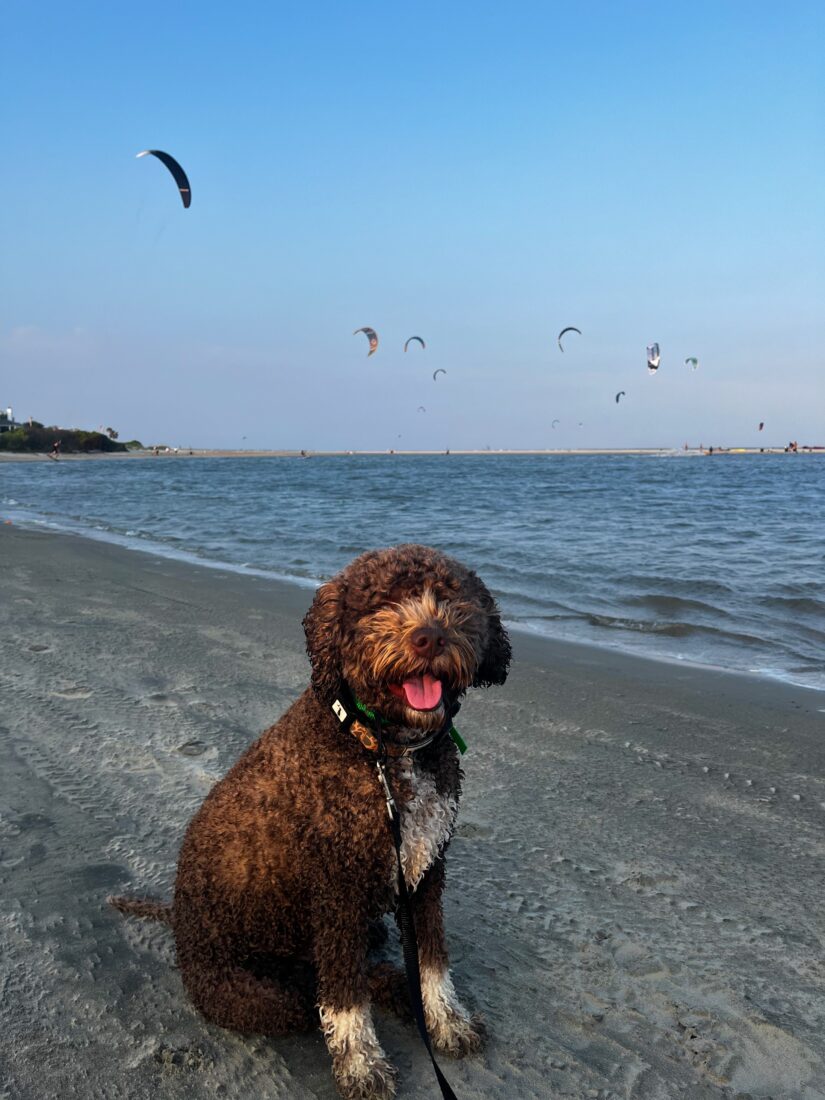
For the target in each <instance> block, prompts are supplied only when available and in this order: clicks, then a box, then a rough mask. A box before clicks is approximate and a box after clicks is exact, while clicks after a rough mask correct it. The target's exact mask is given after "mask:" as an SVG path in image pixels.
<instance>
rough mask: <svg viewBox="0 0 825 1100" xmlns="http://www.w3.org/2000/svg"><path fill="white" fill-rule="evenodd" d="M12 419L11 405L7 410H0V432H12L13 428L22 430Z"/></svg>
mask: <svg viewBox="0 0 825 1100" xmlns="http://www.w3.org/2000/svg"><path fill="white" fill-rule="evenodd" d="M22 427H23V425H22V424H18V423H17V421H16V420H15V419H14V413H13V412H12V408H11V405H9V407H8V408H7V409H0V432H13V431H14V429H15V428H22Z"/></svg>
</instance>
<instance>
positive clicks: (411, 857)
mask: <svg viewBox="0 0 825 1100" xmlns="http://www.w3.org/2000/svg"><path fill="white" fill-rule="evenodd" d="M400 764H401V765H402V766H403V770H404V777H405V779H406V781H407V782H408V783H409V784H410V786H411V787H412V798H411V799H410V801H409V802H408V803H407V804H406V805H405V806H404V807H403V809H402V810H401V866H402V867H403V869H404V878H405V879H406V880H407V885H408V886H409V888H410V889H411V890H414V889H415V888H416V886H417V885H418V883H419V882H420V881H421V879H422V878H423V876H424V872H425V871H426V870H427V868H428V867H429V866H430V865H431V864H432V863H433V861H434V860H435V859H436V857H437V856H438V853H439V852H440V851H441V849H442V848H443V846H444V845H445V844H446V843H447V841H448V840H449V838H450V836H451V835H452V831H453V827H454V825H455V819H456V814H457V812H458V803H457V802H456V800H455V799H454V798H452V797H451V796H450V795H447V794H439V793H438V791H437V790H436V788H435V781H434V779H433V777H432V775H431V774H430V773H429V772H425V771H422V770H421V769H420V768H418V767H416V765H415V763H414V760H411V759H410V758H409V757H405V758H403V759H402V760H401V761H400ZM395 877H396V876H395V872H393V882H395Z"/></svg>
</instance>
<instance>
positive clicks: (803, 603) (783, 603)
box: [759, 596, 825, 615]
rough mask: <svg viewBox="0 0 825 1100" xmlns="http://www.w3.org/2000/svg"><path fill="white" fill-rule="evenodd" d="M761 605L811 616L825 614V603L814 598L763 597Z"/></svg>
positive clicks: (760, 601)
mask: <svg viewBox="0 0 825 1100" xmlns="http://www.w3.org/2000/svg"><path fill="white" fill-rule="evenodd" d="M759 603H760V604H762V606H763V607H777V608H783V609H784V610H786V611H803V612H805V613H807V614H809V615H822V614H823V612H825V601H823V600H817V599H814V597H813V596H763V597H762V598H761V599H760V600H759Z"/></svg>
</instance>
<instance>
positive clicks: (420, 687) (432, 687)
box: [402, 672, 441, 710]
mask: <svg viewBox="0 0 825 1100" xmlns="http://www.w3.org/2000/svg"><path fill="white" fill-rule="evenodd" d="M402 687H403V688H404V694H405V695H406V697H407V702H408V703H409V705H410V706H411V707H412V708H413V709H414V710H432V709H433V707H437V706H438V704H439V703H440V702H441V681H440V680H436V678H435V677H434V676H430V674H429V673H428V672H426V673H425V674H424V675H423V676H414V677H412V678H411V679H409V680H405V681H404V683H403V685H402Z"/></svg>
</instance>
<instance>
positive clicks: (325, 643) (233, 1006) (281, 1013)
mask: <svg viewBox="0 0 825 1100" xmlns="http://www.w3.org/2000/svg"><path fill="white" fill-rule="evenodd" d="M304 629H305V631H306V638H307V652H308V653H309V658H310V661H311V664H312V685H311V687H310V688H309V689H308V690H307V691H305V692H304V694H303V695H302V696H301V697H300V698H299V699H298V700H297V702H296V703H295V704H294V705H293V706H292V707H291V708H290V709H289V710H288V711H287V712H286V714H285V715H284V716H283V717H282V718H281V719H280V721H278V722H277V723H276V724H275V725H274V726H272V728H271V729H268V730H267V731H266V732H265V733H264V734H263V735H262V736H261V737H260V739H259V740H258V741H256V742H255V743H254V744H253V745H251V746H250V748H249V749H247V751H246V752H245V753H244V754H243V756H242V757H241V758H240V760H238V762H237V763H236V764H235V766H234V767H233V768H232V770H231V771H230V772H229V773H228V774H227V775H226V777H225V778H224V779H222V780H221V781H220V782H219V783H218V784H217V785H216V786H215V787H214V788H213V789H212V791H211V792H210V793H209V795H208V796H207V798H206V800H205V801H204V803H203V805H202V806H201V808H200V810H199V811H198V813H197V814H196V815H195V817H194V819H193V820H192V822H191V824H190V825H189V828H188V829H187V831H186V836H185V838H184V841H183V847H182V849H181V853H180V859H179V862H178V870H177V879H176V883H175V896H174V902H173V905H172V906H168V905H163V904H161V903H158V902H153V901H151V900H149V899H147V900H138V899H128V898H114V899H111V901H112V904H114V905H115V906H116V907H117V908H119V909H121V910H122V911H124V912H127V913H132V914H134V915H137V916H143V917H154V918H156V919H160V920H166V921H168V923H169V924H170V925H171V926H172V929H173V930H174V935H175V944H176V947H177V957H178V962H179V965H180V971H181V976H182V978H183V983H184V985H185V986H186V989H187V991H188V993H189V996H190V997H191V998H192V1000H193V1002H194V1003H195V1005H197V1007H198V1008H199V1009H200V1011H201V1012H202V1013H203V1014H204V1016H206V1017H207V1019H209V1020H211V1021H212V1022H213V1023H216V1024H219V1025H220V1026H222V1027H228V1028H234V1029H236V1030H238V1031H245V1032H259V1033H262V1034H265V1035H282V1034H284V1033H286V1032H289V1031H293V1030H296V1029H300V1028H307V1027H310V1026H312V1025H313V1023H315V1024H317V1021H318V1018H319V1014H320V1022H321V1027H322V1029H323V1033H324V1036H325V1038H326V1041H327V1046H328V1048H329V1051H330V1054H331V1055H332V1060H333V1072H334V1076H335V1080H336V1083H337V1085H338V1089H339V1091H340V1093H341V1095H342V1096H343V1097H346V1098H348V1100H349V1098H359V1100H367V1098H370V1100H372V1098H387V1097H391V1096H393V1095H394V1093H395V1081H396V1072H395V1070H394V1068H393V1067H392V1066H391V1065H390V1063H389V1062H388V1061H387V1059H386V1057H385V1055H384V1052H383V1051H382V1049H381V1045H380V1043H379V1041H378V1038H377V1036H376V1033H375V1028H374V1026H373V1021H372V1015H371V1010H370V1001H371V999H372V1000H375V1001H377V1002H378V1003H382V1004H385V1005H388V1006H390V1007H394V1008H396V1009H397V1010H399V1011H402V1006H403V1002H404V993H403V989H404V980H403V974H402V973H401V972H400V971H398V970H396V969H395V968H393V967H389V966H387V964H382V965H379V966H373V967H372V968H371V967H370V965H369V963H368V958H367V956H368V949H369V947H370V945H371V942H372V940H373V938H374V933H375V931H376V927H377V926H376V922H377V921H380V920H381V919H382V918H383V916H384V914H386V913H388V912H390V911H393V910H394V908H395V901H396V864H395V852H394V848H393V843H392V837H391V833H390V828H389V823H388V820H387V812H386V807H385V804H384V798H383V794H382V791H381V787H380V784H379V780H378V776H377V773H376V768H375V761H376V755H375V753H374V752H371V751H370V747H369V746H370V743H371V739H370V734H369V730H368V729H367V728H366V726H359V724H358V723H356V724H355V725H354V726H352V727H351V728H347V726H346V724H345V723H343V722H342V721H340V720H339V716H340V715H337V714H336V713H335V712H334V710H333V703H335V701H336V700H337V699H341V698H343V699H347V700H350V706H351V702H352V701H353V700H358V702H359V703H361V704H362V705H363V706H364V707H366V708H368V709H369V710H370V711H372V712H373V713H374V714H377V715H380V718H381V720H382V723H383V727H384V730H385V738H386V742H387V747H388V751H389V753H390V756H389V764H388V772H389V775H390V779H391V782H392V786H393V788H394V791H395V796H396V800H397V803H398V805H399V808H400V812H401V824H402V840H403V843H402V863H403V867H404V874H405V878H406V880H407V883H408V885H409V887H410V888H411V889H412V891H413V894H412V901H413V907H414V916H415V924H416V929H417V933H418V940H419V954H420V967H421V984H422V995H423V1001H424V1009H425V1018H426V1022H427V1027H428V1029H429V1032H430V1036H431V1039H432V1042H433V1046H434V1047H435V1048H436V1049H437V1050H439V1051H442V1052H444V1053H447V1054H453V1055H462V1054H466V1053H468V1052H471V1051H475V1050H478V1049H479V1048H480V1046H481V1041H482V1040H481V1033H480V1029H479V1026H478V1022H477V1021H476V1020H475V1019H474V1018H472V1017H471V1016H470V1015H469V1013H468V1012H467V1011H466V1009H465V1008H464V1007H463V1006H462V1004H461V1002H460V1001H459V999H458V997H457V996H456V993H455V990H454V988H453V983H452V981H451V979H450V973H449V969H448V961H447V947H446V943H445V937H444V921H443V912H442V902H441V895H442V891H443V888H444V853H445V850H446V848H447V844H448V842H449V839H450V836H451V834H452V831H453V827H454V825H455V818H456V810H457V807H458V798H459V794H460V791H461V770H460V768H459V758H458V750H457V748H456V746H455V744H454V743H453V741H452V740H451V738H450V737H449V736H447V735H442V734H446V731H447V730H448V729H449V724H450V723H449V718H450V715H451V714H452V713H453V712H454V710H455V709H456V704H457V701H458V699H459V697H460V696H462V695H463V694H464V693H465V692H466V690H467V689H468V688H469V687H472V686H488V685H490V684H501V683H503V682H504V680H505V678H506V676H507V669H508V666H509V662H510V643H509V640H508V637H507V633H506V631H505V630H504V628H503V627H502V625H501V619H500V617H499V612H498V609H497V607H496V604H495V601H494V600H493V598H492V596H491V595H490V593H489V592H488V591H487V589H486V588H485V586H484V585H483V584H482V582H481V581H480V580H479V578H478V577H477V576H476V574H475V573H473V572H472V570H470V569H467V568H466V567H465V566H463V565H461V564H459V563H458V562H456V561H454V560H452V559H451V558H448V557H446V556H445V555H444V554H442V553H440V552H439V551H437V550H433V549H430V548H429V547H426V546H414V545H406V546H397V547H394V548H391V549H388V550H376V551H372V552H370V553H367V554H362V555H361V557H359V558H356V560H355V561H354V562H352V563H351V564H350V565H349V566H347V568H346V569H344V570H343V572H341V573H339V574H338V576H336V577H334V578H333V579H332V580H330V581H328V582H327V583H326V584H324V585H322V586H321V587H320V588H319V589H318V592H317V594H316V596H315V599H314V601H313V603H312V606H311V607H310V609H309V612H308V613H307V616H306V618H305V619H304ZM339 710H340V708H339ZM434 733H435V734H436V735H437V736H435V737H434V738H432V740H430V738H431V737H432V735H433V734H434ZM353 734H355V735H353ZM359 735H360V739H359ZM425 740H427V741H428V744H427V745H425V746H424V747H421V748H419V749H417V750H416V746H417V745H420V743H421V742H422V741H425ZM405 749H406V750H412V751H408V752H407V753H406V754H403V755H402V753H403V752H404V750H405ZM371 930H372V934H371Z"/></svg>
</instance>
